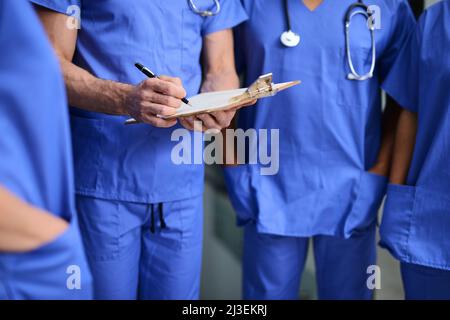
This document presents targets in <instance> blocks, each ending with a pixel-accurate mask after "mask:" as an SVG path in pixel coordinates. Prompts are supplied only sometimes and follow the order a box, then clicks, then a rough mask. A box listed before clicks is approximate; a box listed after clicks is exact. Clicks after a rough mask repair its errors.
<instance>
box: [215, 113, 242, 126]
mask: <svg viewBox="0 0 450 320" xmlns="http://www.w3.org/2000/svg"><path fill="white" fill-rule="evenodd" d="M235 114H236V110H227V111H217V112H213V113H211V115H212V116H213V117H214V118H215V120H216V122H217V123H218V124H219V125H220V126H221V128H227V127H229V126H230V124H231V120H233V118H234V115H235Z"/></svg>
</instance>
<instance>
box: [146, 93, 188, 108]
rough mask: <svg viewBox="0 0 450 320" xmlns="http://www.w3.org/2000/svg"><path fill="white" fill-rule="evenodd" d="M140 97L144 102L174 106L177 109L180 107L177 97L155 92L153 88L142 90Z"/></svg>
mask: <svg viewBox="0 0 450 320" xmlns="http://www.w3.org/2000/svg"><path fill="white" fill-rule="evenodd" d="M140 98H141V99H142V100H141V101H142V102H143V101H146V102H150V103H154V104H159V105H163V106H166V107H170V108H175V109H178V108H179V107H181V100H180V99H177V98H174V97H171V96H168V95H164V94H160V93H157V92H155V91H153V90H149V89H145V90H142V92H141V96H140Z"/></svg>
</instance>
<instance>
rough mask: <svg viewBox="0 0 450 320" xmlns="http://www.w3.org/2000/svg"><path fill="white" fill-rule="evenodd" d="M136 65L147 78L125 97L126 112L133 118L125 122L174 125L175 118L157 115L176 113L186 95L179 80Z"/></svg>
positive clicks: (164, 126) (160, 125)
mask: <svg viewBox="0 0 450 320" xmlns="http://www.w3.org/2000/svg"><path fill="white" fill-rule="evenodd" d="M136 67H137V68H138V69H139V70H141V72H143V73H144V74H146V75H147V76H148V77H149V79H147V80H145V81H143V82H141V83H140V84H139V85H138V86H136V87H135V88H134V89H133V92H132V93H131V94H130V95H129V97H128V98H127V101H126V105H127V109H128V113H129V115H130V116H131V117H133V119H134V120H135V121H131V122H130V121H128V122H127V123H129V124H130V123H139V122H142V123H147V124H151V125H153V126H156V127H163V128H167V127H172V126H174V125H175V124H176V123H177V120H176V119H171V120H166V119H162V118H160V117H159V115H163V116H169V115H172V114H174V113H176V111H177V109H178V108H179V107H180V106H181V103H182V102H184V101H182V100H183V99H184V98H185V96H186V91H185V90H184V88H183V86H182V83H181V80H180V79H178V78H172V77H167V76H160V77H156V76H155V75H154V74H153V72H151V71H150V70H149V69H147V68H145V67H144V66H142V65H140V64H136ZM186 101H187V100H186ZM187 102H189V101H187Z"/></svg>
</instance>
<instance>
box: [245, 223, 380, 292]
mask: <svg viewBox="0 0 450 320" xmlns="http://www.w3.org/2000/svg"><path fill="white" fill-rule="evenodd" d="M312 240H313V247H314V255H315V262H316V263H315V264H316V278H317V287H318V295H319V299H330V300H331V299H358V300H362V299H365V300H366V299H367V300H369V299H372V294H373V293H372V291H371V290H369V289H368V288H367V285H366V282H367V278H368V277H369V275H368V274H367V267H368V266H370V265H374V264H375V262H376V243H375V228H371V229H370V231H367V232H365V233H363V234H361V235H358V236H355V237H353V238H350V239H341V238H337V237H331V236H315V237H313V239H312ZM308 243H309V238H300V237H287V236H277V235H270V234H263V233H258V232H257V230H256V227H255V225H254V224H248V225H247V226H246V227H245V230H244V284H243V291H244V292H243V295H244V299H248V300H281V299H285V300H294V299H298V298H299V288H300V279H301V274H302V272H303V268H304V265H305V261H306V257H307V253H308Z"/></svg>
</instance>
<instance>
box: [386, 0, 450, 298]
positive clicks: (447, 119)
mask: <svg viewBox="0 0 450 320" xmlns="http://www.w3.org/2000/svg"><path fill="white" fill-rule="evenodd" d="M449 20H450V1H448V0H446V1H443V2H441V3H438V4H436V5H434V6H433V7H431V8H430V9H429V10H428V11H426V12H425V13H424V14H423V16H422V17H421V19H420V23H419V24H418V26H417V28H416V30H415V32H414V33H413V34H412V35H411V37H410V38H409V40H408V42H407V43H406V44H405V47H404V49H403V51H402V53H401V54H400V55H399V57H398V60H397V62H396V63H395V67H394V68H393V69H392V70H391V73H390V74H389V77H388V78H387V80H386V82H385V83H384V88H385V89H386V90H387V91H388V92H389V94H390V95H391V96H392V97H394V98H395V99H396V100H397V101H398V102H399V103H400V105H401V106H402V107H404V108H405V109H406V110H409V111H411V112H414V113H417V116H418V129H417V136H416V145H415V150H414V154H413V159H412V163H411V166H410V169H409V174H408V178H407V183H406V185H389V186H388V193H387V200H386V205H385V209H384V215H383V221H382V225H381V229H380V232H381V245H382V246H384V247H385V248H387V249H389V251H390V252H391V253H392V254H393V255H394V257H395V258H397V259H398V260H400V261H401V270H402V277H403V283H404V287H405V295H406V298H410V299H418V298H420V299H450V237H449V233H450V90H449V83H450V59H449V56H448V53H449V52H450V25H449V23H448V21H449Z"/></svg>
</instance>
